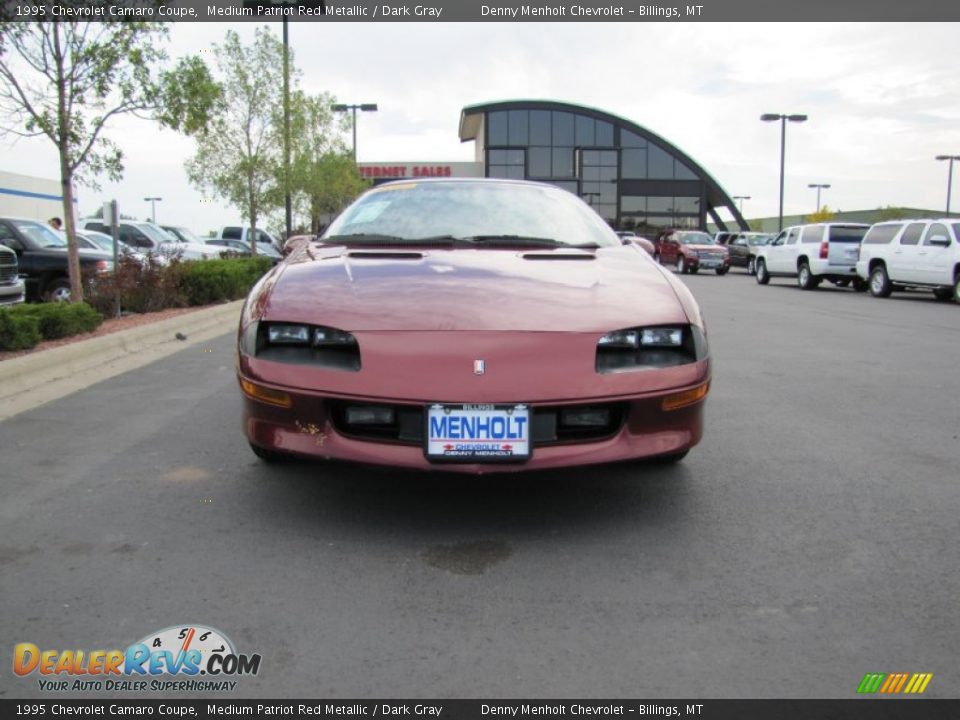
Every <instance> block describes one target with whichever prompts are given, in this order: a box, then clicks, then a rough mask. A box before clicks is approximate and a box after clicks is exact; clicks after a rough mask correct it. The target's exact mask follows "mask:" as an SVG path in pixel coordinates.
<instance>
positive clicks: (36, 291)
mask: <svg viewBox="0 0 960 720" xmlns="http://www.w3.org/2000/svg"><path fill="white" fill-rule="evenodd" d="M0 244H2V245H6V246H7V247H8V248H10V249H11V250H13V251H14V252H15V253H16V254H17V261H18V262H19V264H20V275H21V276H23V277H24V278H25V280H26V291H27V299H28V300H69V299H70V281H69V279H68V275H67V240H66V238H65V237H64V236H63V235H62V234H60V233H58V232H56V231H54V230H53V229H52V228H50V227H49V226H47V225H45V224H44V223H42V222H38V221H37V220H28V219H26V218H11V217H4V218H0ZM79 253H80V269H81V270H82V271H84V272H91V273H93V272H109V271H111V270H113V256H112V255H111V254H110V253H108V252H104V251H102V250H86V249H81V250H79Z"/></svg>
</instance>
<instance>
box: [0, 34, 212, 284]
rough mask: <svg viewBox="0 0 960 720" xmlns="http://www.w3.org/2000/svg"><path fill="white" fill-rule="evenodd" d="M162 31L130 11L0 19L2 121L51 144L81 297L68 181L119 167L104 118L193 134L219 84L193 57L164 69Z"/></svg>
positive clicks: (112, 174)
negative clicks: (145, 121)
mask: <svg viewBox="0 0 960 720" xmlns="http://www.w3.org/2000/svg"><path fill="white" fill-rule="evenodd" d="M167 32H168V31H167V27H166V26H165V25H164V24H163V23H149V22H131V21H114V22H109V21H98V22H78V21H63V20H59V19H53V18H51V19H46V20H43V21H40V22H5V23H0V118H3V119H2V120H0V123H2V125H0V131H3V132H4V133H5V134H14V135H18V136H21V137H36V136H44V137H46V138H48V139H49V140H50V141H51V142H53V144H54V145H56V147H57V152H58V154H59V158H60V184H61V187H62V189H63V217H64V222H65V229H66V232H67V240H68V255H69V265H68V267H69V276H70V298H71V300H72V301H73V302H81V301H82V300H83V287H82V283H81V277H80V258H79V255H78V253H77V243H76V234H75V232H76V218H75V217H74V210H73V204H74V203H73V198H74V183H75V182H82V183H84V184H86V185H88V186H90V187H93V188H96V187H97V183H96V177H97V176H98V175H100V174H106V175H107V176H108V177H109V178H110V179H111V180H119V179H120V177H121V176H122V173H123V153H122V152H121V150H120V148H119V147H118V146H117V145H116V144H115V143H114V142H113V141H111V140H110V139H109V138H108V137H107V136H106V132H107V129H108V126H109V123H110V121H111V120H113V119H114V118H117V117H120V116H122V115H130V114H133V115H139V116H144V115H145V116H151V117H153V118H154V119H155V120H157V121H158V122H160V123H161V124H163V125H165V126H168V127H171V128H173V129H176V130H181V131H183V132H186V133H188V134H191V133H195V132H198V131H199V130H201V129H202V128H203V127H204V126H205V124H206V122H207V118H208V114H209V110H210V108H211V106H212V105H213V103H214V102H215V101H216V98H217V96H218V94H219V89H218V87H217V86H216V84H215V83H213V82H212V80H211V78H210V75H209V72H207V67H206V65H205V64H204V63H203V61H202V60H200V59H199V58H196V57H190V58H185V59H182V60H180V61H179V62H178V63H177V65H176V66H175V67H173V68H171V69H168V70H164V68H165V67H166V66H167V62H166V61H167V56H166V53H165V52H164V50H163V47H162V43H163V41H164V40H165V39H166V37H167Z"/></svg>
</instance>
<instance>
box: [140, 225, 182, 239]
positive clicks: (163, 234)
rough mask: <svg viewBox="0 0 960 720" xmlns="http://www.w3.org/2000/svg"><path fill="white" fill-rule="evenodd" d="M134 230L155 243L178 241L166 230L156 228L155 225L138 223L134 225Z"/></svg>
mask: <svg viewBox="0 0 960 720" xmlns="http://www.w3.org/2000/svg"><path fill="white" fill-rule="evenodd" d="M136 228H137V230H139V231H140V232H142V233H143V234H144V235H146V236H147V237H148V238H150V239H151V240H153V241H154V242H155V243H175V242H179V241H180V240H179V238H177V237H176V236H175V235H171V234H170V233H168V232H167V231H166V230H163V229H161V228H158V227H157V226H156V225H151V224H150V223H139V224H138V225H136Z"/></svg>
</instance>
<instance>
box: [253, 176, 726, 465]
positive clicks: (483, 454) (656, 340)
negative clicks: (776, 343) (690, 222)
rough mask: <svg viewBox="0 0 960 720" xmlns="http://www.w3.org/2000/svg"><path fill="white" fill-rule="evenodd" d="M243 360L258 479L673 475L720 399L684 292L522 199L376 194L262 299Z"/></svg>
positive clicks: (615, 242) (404, 187) (613, 245)
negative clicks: (301, 461) (658, 466)
mask: <svg viewBox="0 0 960 720" xmlns="http://www.w3.org/2000/svg"><path fill="white" fill-rule="evenodd" d="M238 351H239V352H238V358H239V359H238V365H237V369H238V379H239V382H240V387H241V390H242V392H243V396H244V411H243V427H244V431H245V433H246V436H247V439H248V440H249V442H250V445H251V447H252V449H253V451H254V453H256V454H257V455H258V456H259V457H260V458H262V459H264V460H266V461H272V460H278V459H282V458H283V457H284V456H285V455H301V456H311V457H316V458H339V459H343V460H351V461H356V462H363V463H373V464H379V465H386V466H390V467H406V468H416V469H425V470H426V469H443V470H450V471H456V472H470V473H483V472H491V471H516V470H528V469H539V468H553V467H560V466H570V465H587V464H592V463H604V462H611V461H617V460H630V459H635V458H644V457H656V458H659V459H662V460H666V461H676V460H679V459H681V458H682V457H683V456H684V455H686V453H687V451H688V450H689V449H690V448H691V447H693V446H694V445H696V444H697V443H698V442H699V440H700V437H701V435H702V432H703V405H704V402H703V401H704V398H705V397H706V395H707V392H708V389H709V385H710V357H709V353H708V349H707V335H706V330H705V328H704V325H703V320H702V319H701V316H700V311H699V308H698V307H697V303H696V301H695V300H694V299H693V296H692V295H691V294H690V291H689V290H688V289H687V288H686V286H685V285H684V284H683V283H681V282H679V281H678V280H677V279H675V278H674V277H673V275H672V274H671V273H668V272H665V271H664V270H663V269H661V268H660V267H658V266H657V265H656V264H655V263H654V262H653V260H652V259H651V258H650V257H649V256H648V255H647V254H646V252H644V251H643V250H641V249H640V248H639V247H637V246H636V245H634V244H632V243H630V244H627V245H624V244H623V243H622V242H621V241H620V239H619V238H618V237H617V236H616V234H614V232H613V230H611V229H610V228H609V227H608V226H607V225H606V224H605V223H604V222H603V220H602V219H601V218H600V217H599V216H598V215H597V214H596V213H595V212H594V211H592V210H591V209H590V208H589V206H588V205H587V204H586V203H584V202H583V201H582V200H580V199H579V198H577V197H576V196H574V195H572V194H570V193H568V192H566V191H565V190H561V189H559V188H556V187H554V186H551V185H546V184H540V183H531V182H522V181H511V180H492V179H469V180H468V179H444V180H416V181H399V182H395V183H387V184H384V185H380V186H378V187H376V188H373V189H371V190H369V191H367V192H366V193H365V194H364V195H362V196H361V197H360V198H359V199H358V200H357V201H356V202H355V203H354V204H353V205H351V206H350V207H349V208H347V209H346V210H345V211H344V212H343V213H342V214H341V215H340V217H339V218H337V220H336V221H334V223H333V224H332V225H331V226H330V228H328V229H327V231H326V233H325V234H324V236H323V237H321V238H320V240H311V241H308V242H305V243H304V244H303V245H302V246H301V247H300V248H299V249H297V250H295V251H294V252H293V253H292V254H291V255H290V256H288V258H287V259H286V260H285V261H284V262H283V263H280V264H279V265H277V266H276V267H275V268H274V269H273V270H272V271H271V272H269V273H267V275H266V276H264V278H263V279H262V280H261V281H260V282H259V283H258V284H257V285H256V286H255V287H254V288H253V290H252V291H251V293H250V296H249V297H248V298H247V302H246V305H245V307H244V310H243V314H242V318H241V321H240V328H239V334H238Z"/></svg>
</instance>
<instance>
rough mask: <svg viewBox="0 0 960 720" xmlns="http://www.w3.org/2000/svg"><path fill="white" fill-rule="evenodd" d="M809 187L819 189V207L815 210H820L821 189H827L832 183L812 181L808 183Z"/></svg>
mask: <svg viewBox="0 0 960 720" xmlns="http://www.w3.org/2000/svg"><path fill="white" fill-rule="evenodd" d="M807 187H808V188H816V189H817V207H816V209H815V210H814V212H820V191H821V190H826V189H827V188H828V187H830V184H829V183H810V184H809V185H807Z"/></svg>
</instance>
